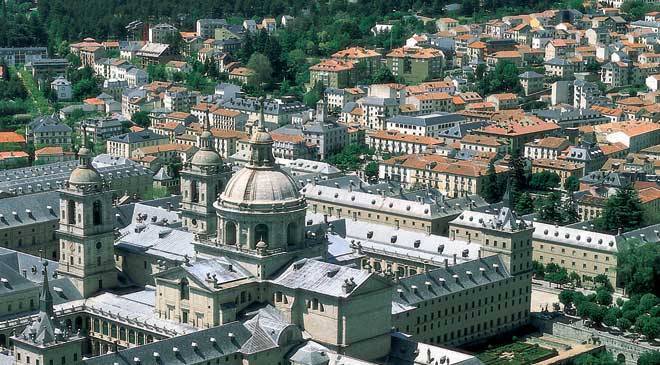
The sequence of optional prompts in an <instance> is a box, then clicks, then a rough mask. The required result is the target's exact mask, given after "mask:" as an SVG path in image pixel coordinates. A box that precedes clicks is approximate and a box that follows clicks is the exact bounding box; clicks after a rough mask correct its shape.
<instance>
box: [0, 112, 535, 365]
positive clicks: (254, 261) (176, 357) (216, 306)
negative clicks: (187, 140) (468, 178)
mask: <svg viewBox="0 0 660 365" xmlns="http://www.w3.org/2000/svg"><path fill="white" fill-rule="evenodd" d="M263 122H264V118H263V116H262V117H261V118H260V121H259V122H258V123H257V125H256V126H255V127H254V129H253V133H252V135H251V137H250V140H249V145H248V147H249V149H248V150H249V159H248V161H247V163H246V165H245V166H244V167H243V168H242V169H241V170H239V171H238V172H237V173H235V174H234V175H233V176H232V177H231V178H230V179H229V180H228V181H227V183H226V184H224V191H223V192H222V193H221V194H220V196H219V197H218V199H217V200H215V197H214V198H213V199H208V200H207V199H206V198H207V197H208V196H209V194H208V192H209V191H213V189H214V188H215V187H217V186H218V185H214V184H215V183H217V182H218V180H221V177H220V176H218V174H217V173H218V170H220V169H222V168H224V166H223V164H222V160H221V159H220V158H219V156H218V155H217V153H216V152H215V151H213V148H212V145H211V142H210V140H211V137H210V136H209V134H210V133H208V132H205V133H204V134H203V135H202V136H201V137H202V138H201V140H202V141H203V142H202V145H201V149H200V151H199V152H198V154H199V156H196V157H193V158H192V160H193V161H191V164H190V166H189V167H187V169H188V170H189V171H188V172H187V174H188V175H189V176H188V175H187V176H184V177H182V181H183V183H182V186H183V190H184V196H183V198H182V207H183V212H182V215H183V216H184V217H185V216H186V215H188V214H190V212H191V211H193V210H194V209H195V208H194V207H192V208H191V207H190V205H189V204H187V202H186V194H185V191H186V189H187V188H186V186H185V185H186V182H191V181H194V179H197V178H198V177H200V176H201V177H202V178H203V179H202V180H203V181H204V182H205V183H206V182H209V181H213V182H214V184H208V185H207V186H206V187H204V188H202V187H200V189H199V191H200V192H204V194H205V197H204V199H200V200H203V201H204V202H205V204H204V213H205V216H204V217H203V218H202V219H203V220H206V219H211V218H210V217H209V215H208V214H207V213H209V211H208V210H206V209H207V208H208V204H207V203H210V202H212V203H213V208H214V209H215V213H216V214H217V221H216V224H217V226H216V228H215V229H212V228H210V226H211V224H210V223H208V222H209V221H208V220H206V221H205V222H207V223H206V224H205V226H204V229H203V230H201V232H200V233H197V232H189V231H187V230H179V229H177V228H178V224H179V222H173V221H172V222H170V221H169V220H168V219H173V220H175V219H176V218H175V216H173V215H171V214H172V213H170V212H169V211H168V209H169V208H167V209H166V208H157V207H155V206H152V207H151V210H150V211H149V212H148V213H147V212H146V211H145V212H143V213H141V214H138V215H137V217H135V216H134V220H133V221H132V222H131V223H130V224H129V225H128V226H127V227H126V228H125V229H123V230H121V231H120V233H119V235H118V237H119V239H118V242H117V245H116V248H115V245H114V244H113V243H115V242H114V241H115V233H114V229H113V221H114V219H115V218H117V219H121V218H122V217H123V216H122V215H121V214H120V213H117V214H119V216H114V217H113V215H112V192H111V190H110V189H109V186H108V184H107V183H106V182H105V181H104V179H103V177H102V175H101V174H100V173H99V172H98V171H97V170H96V168H95V167H94V165H93V164H92V162H91V158H90V157H89V155H88V151H87V150H86V149H84V148H83V149H81V151H80V152H81V153H80V164H79V166H78V167H77V168H76V169H75V170H74V171H73V173H72V174H71V176H70V177H69V178H68V180H67V182H66V183H65V184H64V187H63V188H62V189H61V190H60V210H62V213H61V215H60V225H59V229H58V234H59V236H60V245H61V249H62V252H61V254H60V258H59V262H57V263H53V265H55V266H56V270H48V269H47V268H48V266H46V265H44V270H43V281H42V284H41V285H42V290H41V295H40V298H41V301H40V305H39V311H38V312H36V311H35V309H36V308H35V305H34V302H33V305H32V307H30V309H29V310H28V309H26V311H25V313H24V314H22V315H19V316H18V317H16V316H14V317H12V319H11V320H4V321H3V320H2V319H1V318H0V335H3V336H5V337H2V338H4V339H5V340H6V339H7V335H8V334H9V333H14V334H16V335H14V336H13V337H11V338H10V342H11V343H9V345H10V346H13V347H14V351H13V353H12V354H11V355H4V354H0V356H2V357H3V358H2V359H3V360H8V361H9V362H12V361H13V363H17V364H21V365H27V364H28V363H30V364H32V363H33V362H34V363H36V360H37V359H38V360H39V363H42V362H43V363H44V364H46V363H48V364H49V363H50V360H51V359H54V360H59V361H58V363H59V362H63V363H65V364H69V363H71V364H76V365H78V364H114V363H117V364H133V365H134V364H142V365H147V364H149V365H151V364H169V363H174V362H177V361H178V362H185V363H188V364H208V363H209V362H210V363H219V362H224V363H231V364H236V365H238V364H244V365H245V364H255V365H257V364H259V365H261V364H263V365H272V364H289V363H291V364H296V365H298V364H300V365H303V364H304V365H310V364H312V363H310V362H309V361H307V360H305V358H309V357H310V356H312V357H314V358H315V357H319V358H321V359H322V360H323V359H325V358H328V361H329V359H330V358H332V359H335V360H336V359H338V358H339V356H341V358H342V361H343V362H344V363H348V364H356V365H357V364H367V365H368V364H374V363H381V364H400V363H420V361H422V360H421V359H420V358H419V356H420V355H419V353H420V351H423V352H424V353H425V354H426V355H425V356H440V355H441V354H442V356H445V357H444V358H445V361H443V363H445V364H450V365H451V364H458V363H460V364H471V363H472V362H471V360H470V359H471V358H470V357H469V356H466V355H463V354H456V353H455V352H453V351H451V350H447V349H440V348H438V347H436V346H434V345H435V344H452V345H459V344H464V343H469V342H473V341H476V340H480V339H483V338H485V337H487V336H494V335H498V334H501V333H504V332H508V331H510V330H512V329H514V328H515V327H516V326H519V325H523V324H525V323H527V321H528V318H529V317H528V316H529V296H530V284H531V281H530V276H531V242H530V239H529V237H530V236H531V229H529V228H528V227H527V226H526V225H525V224H524V222H521V221H518V220H517V219H516V217H515V215H514V214H512V212H510V211H507V212H503V214H502V215H500V216H499V217H498V219H499V221H498V223H497V224H495V223H493V224H492V227H491V228H490V231H489V232H488V237H492V238H493V239H494V240H497V241H501V242H506V245H502V246H497V245H490V244H489V243H488V240H487V241H486V243H485V244H484V245H482V246H481V248H479V249H477V247H475V246H474V245H471V244H470V243H469V242H465V241H459V240H450V239H449V238H446V237H443V238H440V237H439V236H429V238H428V239H427V238H421V236H427V234H426V233H423V232H419V233H418V234H417V236H418V237H420V238H416V239H415V242H414V243H413V246H412V247H415V246H414V245H417V243H416V242H417V240H419V242H420V243H419V244H420V245H421V242H422V240H423V241H424V245H425V247H427V246H428V247H431V246H432V245H434V244H435V243H429V242H432V241H433V242H437V240H446V241H447V242H446V243H445V245H446V246H447V247H448V251H447V252H446V253H443V251H442V250H440V248H439V246H438V251H437V252H436V253H435V254H433V255H432V256H431V257H432V258H433V262H434V265H432V266H430V267H436V269H430V270H426V269H425V267H427V266H426V264H425V263H424V259H423V258H422V257H418V256H416V255H414V254H413V253H414V252H415V250H414V249H413V248H411V247H407V246H404V245H403V244H404V243H405V240H404V239H403V237H404V234H403V230H402V231H401V232H402V233H401V234H402V236H401V237H402V240H401V241H398V242H397V239H396V237H398V236H397V235H394V236H393V237H395V238H392V237H390V238H389V240H382V237H381V236H382V234H390V233H385V230H382V229H381V230H378V235H377V237H379V238H378V239H379V241H378V243H379V244H380V245H381V246H385V247H384V249H382V250H379V251H378V252H379V253H378V255H379V256H376V253H375V252H376V251H375V250H374V249H372V248H371V247H375V246H372V243H371V242H369V241H370V240H371V239H372V238H373V234H372V237H369V234H368V232H367V234H366V235H365V236H364V237H365V238H364V241H365V244H364V246H363V247H364V249H362V248H361V244H360V243H359V242H352V243H349V242H348V238H349V236H348V233H347V232H350V234H356V232H358V230H356V229H353V228H349V229H347V230H346V231H345V232H344V236H342V235H340V234H337V233H335V231H334V230H335V227H337V228H339V225H340V224H341V223H340V222H339V221H337V222H336V226H335V225H334V224H331V223H329V222H326V223H316V224H315V223H314V221H313V219H312V220H311V221H306V219H307V217H308V213H307V201H306V199H305V197H304V196H303V195H302V194H301V193H300V192H299V190H298V186H297V184H296V183H295V181H294V180H293V178H291V176H290V175H288V174H287V173H286V172H285V171H283V170H282V169H280V168H279V167H278V165H277V164H275V158H274V156H273V152H272V146H273V139H272V137H271V136H270V134H269V133H268V132H266V131H265V128H264V126H263V124H264V123H263ZM209 167H213V168H214V169H213V170H212V171H211V170H210V169H209ZM216 168H217V169H216ZM193 175H194V176H193ZM200 181H201V180H200ZM188 191H190V189H188ZM187 196H188V197H190V196H191V194H190V193H189V194H188V195H187ZM200 198H201V194H200ZM158 212H160V213H158ZM163 212H165V213H163ZM310 217H311V216H310ZM459 217H462V216H459ZM312 218H313V217H312ZM459 219H460V218H459ZM333 223H334V222H333ZM349 224H350V223H349ZM186 226H187V224H186ZM190 228H191V227H188V229H190ZM192 228H193V229H194V227H192ZM390 228H391V229H392V230H394V228H392V227H390ZM211 230H214V231H211ZM129 234H130V236H131V238H130V240H129V239H128V238H126V237H128V236H129ZM360 236H361V234H360ZM122 237H124V238H126V239H125V240H124V239H122ZM355 237H356V238H357V237H358V236H355ZM147 238H148V240H147ZM330 244H332V245H333V246H335V247H334V248H333V249H332V250H330V249H329V247H328V246H329V245H330ZM429 245H431V246H429ZM450 245H451V246H452V247H449V246H450ZM140 247H141V248H140ZM466 250H467V251H466ZM475 252H477V255H479V254H478V252H481V256H482V257H481V258H478V257H477V258H475V257H474V255H475ZM189 253H192V254H189ZM459 253H460V259H459V258H458V257H457V256H458V254H459ZM370 254H371V255H373V256H369V255H370ZM428 254H431V253H430V252H427V253H426V254H425V255H428ZM449 254H451V255H452V257H453V259H452V265H451V266H450V264H449ZM116 256H122V257H116ZM141 257H142V258H143V260H144V261H143V262H141V261H142V260H140V258H141ZM377 257H379V261H380V262H381V263H382V262H386V261H387V260H389V261H391V262H392V267H391V268H390V269H395V272H396V273H397V275H394V276H393V275H392V271H391V270H388V267H387V266H386V265H381V266H380V267H381V270H380V271H379V270H377V267H376V266H377V265H376V261H375V260H376V258H377ZM440 257H443V258H444V262H445V263H444V264H440V262H441V261H442V260H440ZM156 258H158V259H156ZM459 260H460V262H459ZM342 262H343V263H345V264H346V265H341V263H342ZM372 262H373V266H372ZM118 263H120V264H119V265H118ZM350 263H359V267H360V268H355V267H352V266H350V265H349V264H350ZM394 264H396V265H397V266H396V267H395V266H394ZM398 265H401V267H402V268H403V265H409V266H408V269H405V268H404V272H403V273H402V274H401V275H398V274H399V272H400V271H399V266H398ZM438 266H444V267H439V268H438ZM413 267H414V268H415V269H412V268H413ZM430 267H429V268H430ZM38 270H39V269H38V268H35V269H34V270H33V271H35V272H36V271H38ZM422 271H423V272H422ZM463 271H465V272H464V273H463ZM477 272H478V273H477ZM54 273H57V277H58V280H62V281H63V282H66V283H69V286H68V287H74V288H76V289H77V291H78V292H79V294H78V296H74V295H67V293H66V292H63V291H62V290H60V289H58V287H60V285H58V286H57V287H53V286H52V285H51V284H49V280H50V277H52V276H53V275H54ZM32 276H34V273H33V274H32ZM147 276H152V277H153V284H154V285H155V288H154V287H149V286H148V287H144V288H142V287H140V286H138V287H135V286H134V285H135V284H133V283H140V284H147V281H145V279H144V278H145V277H147ZM477 276H478V277H477ZM392 280H394V281H395V282H394V283H393V281H392ZM470 281H474V282H476V283H477V284H476V285H475V284H469V285H467V284H468V283H470ZM427 282H428V283H427ZM418 283H423V284H419V285H418ZM443 283H444V284H443ZM434 285H435V286H434ZM51 288H52V289H51ZM495 288H497V293H495V292H494V290H495ZM479 289H481V290H479ZM99 291H103V293H99ZM115 291H116V292H115ZM422 292H423V293H426V294H424V295H421V296H420V294H421V293H422ZM119 293H121V294H119ZM55 296H58V297H59V298H66V299H65V300H60V299H58V300H57V302H58V304H55V302H56V300H55V299H54V297H55ZM459 298H460V299H459ZM467 298H469V299H467ZM436 299H438V300H436ZM463 300H467V301H466V302H465V303H464V302H463ZM472 300H474V301H475V305H474V308H472V307H471V306H470V304H471V301H472ZM479 301H481V303H484V304H483V305H484V306H486V307H484V309H487V310H486V311H484V312H482V308H481V306H482V304H477V303H480V302H479ZM486 302H487V303H488V304H486ZM24 305H25V304H24ZM457 305H461V309H459V310H456V308H458V307H456V306H457ZM488 305H492V307H493V308H490V307H488ZM452 308H453V309H452ZM445 310H447V314H446V315H442V316H443V317H445V318H446V319H447V321H448V322H447V323H446V324H444V323H440V322H438V323H437V324H436V323H435V322H436V321H439V319H437V318H435V317H434V318H430V317H429V315H430V314H431V313H433V314H434V315H435V313H438V312H441V313H444V311H445ZM450 310H452V311H454V313H453V314H450V312H449V311H450ZM468 311H469V314H470V315H469V316H467V315H465V314H468ZM464 315H465V317H463V316H464ZM422 318H424V319H422ZM459 318H461V319H460V324H459ZM365 323H371V324H372V325H369V326H365V325H364V324H365ZM431 324H434V325H435V326H434V327H433V328H431ZM425 326H426V327H425ZM392 327H395V328H398V329H399V330H400V331H403V332H407V335H411V336H412V339H410V338H407V337H408V336H407V335H404V334H401V333H396V332H395V331H393V330H392ZM482 329H483V331H482ZM303 331H304V336H303ZM0 339H1V338H0ZM415 339H420V340H423V341H426V342H429V343H431V344H419V343H417V342H416V341H415ZM403 347H405V348H408V349H409V350H407V351H403V350H402V348H403ZM201 354H203V355H204V356H202V355H201ZM429 354H431V355H429ZM83 356H84V357H83ZM422 358H423V356H422ZM28 359H29V360H28ZM447 360H448V361H447Z"/></svg>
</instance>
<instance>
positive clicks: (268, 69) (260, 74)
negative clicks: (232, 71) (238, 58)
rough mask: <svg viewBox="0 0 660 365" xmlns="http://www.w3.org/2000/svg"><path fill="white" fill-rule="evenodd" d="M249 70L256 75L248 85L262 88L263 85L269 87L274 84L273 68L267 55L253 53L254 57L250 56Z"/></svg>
mask: <svg viewBox="0 0 660 365" xmlns="http://www.w3.org/2000/svg"><path fill="white" fill-rule="evenodd" d="M247 68H249V69H251V70H253V71H254V74H253V75H252V77H250V79H249V80H248V84H251V85H253V86H255V87H257V88H261V87H262V85H264V84H265V85H269V84H270V83H271V82H272V79H273V68H272V66H271V65H270V61H269V60H268V57H266V56H265V55H263V54H261V53H253V54H252V56H250V61H248V64H247Z"/></svg>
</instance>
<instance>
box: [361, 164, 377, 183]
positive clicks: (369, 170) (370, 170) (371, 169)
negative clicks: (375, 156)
mask: <svg viewBox="0 0 660 365" xmlns="http://www.w3.org/2000/svg"><path fill="white" fill-rule="evenodd" d="M364 174H365V175H366V176H367V177H368V178H369V179H374V178H378V164H377V163H376V162H375V161H371V162H369V163H368V164H367V166H365V167H364Z"/></svg>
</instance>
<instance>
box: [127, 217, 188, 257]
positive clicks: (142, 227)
mask: <svg viewBox="0 0 660 365" xmlns="http://www.w3.org/2000/svg"><path fill="white" fill-rule="evenodd" d="M120 232H121V234H122V236H121V237H120V238H119V239H118V240H117V241H116V242H115V248H116V249H118V250H120V251H123V250H125V251H128V252H133V253H140V254H142V255H145V256H153V257H157V258H161V259H166V260H170V261H175V260H176V261H179V262H183V261H184V257H185V256H186V255H187V256H188V257H192V256H193V255H194V254H195V250H194V247H193V245H192V242H193V240H194V235H193V233H192V232H186V231H181V230H177V229H172V228H169V227H164V226H161V225H157V224H143V223H138V224H131V225H130V226H128V227H126V228H124V229H122V230H121V231H120Z"/></svg>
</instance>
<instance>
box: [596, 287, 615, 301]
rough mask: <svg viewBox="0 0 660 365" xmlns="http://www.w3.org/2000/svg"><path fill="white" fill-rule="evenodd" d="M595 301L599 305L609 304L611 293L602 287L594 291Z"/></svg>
mask: <svg viewBox="0 0 660 365" xmlns="http://www.w3.org/2000/svg"><path fill="white" fill-rule="evenodd" d="M596 303H598V304H600V305H610V304H612V293H610V292H609V291H607V290H604V289H603V288H600V289H598V290H597V291H596Z"/></svg>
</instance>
